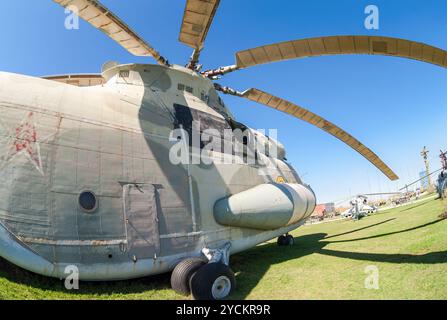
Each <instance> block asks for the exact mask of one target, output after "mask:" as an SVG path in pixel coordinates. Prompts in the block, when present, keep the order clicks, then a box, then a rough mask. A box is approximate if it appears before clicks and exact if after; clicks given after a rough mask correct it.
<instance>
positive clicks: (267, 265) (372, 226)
mask: <svg viewBox="0 0 447 320" xmlns="http://www.w3.org/2000/svg"><path fill="white" fill-rule="evenodd" d="M443 210H444V206H443V204H442V202H441V201H440V200H427V201H425V202H422V203H418V204H414V205H410V206H407V207H401V208H397V209H393V210H389V211H387V212H383V213H378V214H375V215H372V216H370V217H366V218H364V219H362V220H361V221H359V222H353V221H338V222H333V223H326V224H319V225H312V226H304V227H302V228H300V229H298V230H297V231H295V232H294V233H293V235H294V236H295V237H296V244H295V246H293V247H285V248H284V247H281V248H280V247H277V246H276V244H275V243H273V242H272V243H268V244H265V245H261V246H258V247H256V248H253V249H251V250H249V251H247V252H244V253H241V254H238V255H235V256H233V257H232V258H231V267H232V268H233V270H234V271H235V273H236V276H237V289H236V292H235V293H234V294H233V296H232V298H234V299H447V286H446V284H447V220H443V219H441V218H439V216H440V214H441V213H442V212H443ZM371 265H373V266H376V267H377V268H378V270H379V285H380V288H379V290H367V289H365V286H364V282H365V278H366V276H367V275H366V274H365V268H366V267H367V266H371ZM0 299H183V297H182V296H179V295H177V294H175V293H174V292H173V291H172V290H171V289H170V287H169V275H161V276H157V277H148V278H144V279H138V280H132V281H124V282H113V283H81V284H80V290H78V291H74V292H71V291H67V290H65V288H64V286H63V283H62V282H61V281H58V280H54V279H48V278H44V277H40V276H37V275H34V274H31V273H29V272H26V271H23V270H21V269H18V268H16V267H13V266H12V265H10V264H9V263H7V262H5V261H4V260H0Z"/></svg>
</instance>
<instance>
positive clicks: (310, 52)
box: [0, 0, 447, 299]
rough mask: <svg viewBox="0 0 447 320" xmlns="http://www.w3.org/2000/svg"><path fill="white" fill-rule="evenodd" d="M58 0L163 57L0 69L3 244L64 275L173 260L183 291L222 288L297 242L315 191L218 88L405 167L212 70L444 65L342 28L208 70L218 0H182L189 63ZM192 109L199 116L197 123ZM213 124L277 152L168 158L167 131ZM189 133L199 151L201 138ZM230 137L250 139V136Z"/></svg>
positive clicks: (126, 275) (428, 52)
mask: <svg viewBox="0 0 447 320" xmlns="http://www.w3.org/2000/svg"><path fill="white" fill-rule="evenodd" d="M54 2H56V3H57V4H59V5H61V6H63V7H65V8H68V9H71V10H73V11H76V12H77V13H78V15H79V16H80V17H81V18H82V19H84V20H85V21H87V22H88V23H90V24H91V25H93V26H94V27H96V28H98V29H99V30H101V31H103V32H104V33H105V34H107V35H108V36H109V37H110V38H111V39H113V40H115V41H116V42H118V43H119V44H120V45H121V46H122V47H124V48H125V49H126V50H128V51H129V52H131V53H132V54H134V55H136V56H147V57H152V58H154V59H155V60H156V62H157V64H156V65H152V64H126V65H119V64H115V63H108V64H106V65H104V67H103V72H102V74H99V75H98V74H84V75H62V76H51V77H45V78H37V77H30V76H25V75H18V74H11V73H1V74H0V108H1V114H2V116H1V121H0V129H1V130H0V132H1V133H0V146H1V149H2V153H1V160H0V161H1V162H0V169H1V170H0V175H1V179H0V181H1V183H0V188H1V196H0V256H1V257H3V258H5V259H7V260H9V261H10V262H12V263H14V264H15V265H17V266H20V267H22V268H24V269H27V270H30V271H32V272H35V273H38V274H41V275H44V276H49V277H56V278H61V279H62V278H65V277H66V273H65V271H66V268H67V267H70V266H76V267H77V268H78V270H79V276H80V279H81V280H101V281H103V280H111V281H112V280H122V279H130V278H138V277H144V276H149V275H155V274H160V273H165V272H170V271H173V273H172V279H171V283H172V287H173V288H174V289H175V290H176V291H177V292H180V293H184V294H189V293H191V294H192V296H193V298H195V299H222V298H225V297H227V296H229V295H230V294H231V292H232V291H233V289H234V285H235V277H234V274H233V272H232V271H231V269H230V266H229V265H230V263H229V257H230V255H232V254H235V253H238V252H241V251H244V250H247V249H250V248H252V247H253V246H256V245H258V244H260V243H263V242H265V241H269V240H271V239H275V238H277V237H279V238H278V243H279V244H280V245H290V244H292V243H293V238H292V237H291V236H290V235H288V233H289V232H291V231H292V230H294V229H296V228H298V227H299V226H301V225H302V224H303V223H304V222H305V220H306V219H307V218H308V217H309V216H310V215H311V214H312V212H313V210H314V208H315V204H316V197H315V194H314V192H313V191H312V189H311V187H310V186H308V185H307V184H305V183H304V182H303V181H302V180H301V179H300V177H299V176H298V174H297V173H296V171H295V170H294V169H293V168H292V167H291V165H290V164H289V163H288V162H287V161H286V153H285V150H284V147H283V146H282V145H281V144H280V143H279V142H278V141H275V140H274V139H272V138H270V137H268V136H266V135H264V134H263V133H262V132H257V131H255V130H250V129H248V128H247V127H246V126H244V125H243V124H241V123H239V122H237V120H236V119H235V118H234V116H233V115H232V114H231V112H230V110H229V109H228V108H227V106H226V105H225V103H224V102H223V100H222V98H221V97H220V96H219V92H221V93H225V94H232V95H235V96H238V97H242V98H246V99H249V100H251V101H254V102H258V103H259V104H264V105H266V106H268V107H271V108H273V109H276V110H278V111H282V112H284V113H286V114H289V115H291V116H294V117H296V118H298V119H301V120H304V121H306V122H308V123H310V124H312V125H314V126H317V127H318V128H320V129H322V130H324V131H326V132H327V133H329V134H331V135H333V136H335V137H336V138H338V139H340V140H341V141H342V142H344V143H346V144H347V145H348V146H350V147H351V148H353V149H354V150H356V151H357V152H359V153H360V154H361V155H362V156H364V157H365V158H366V159H367V160H369V161H370V162H371V163H372V164H373V165H375V166H376V167H377V168H378V169H379V170H381V171H382V172H383V173H384V174H385V175H386V176H387V177H388V178H390V179H391V180H396V179H398V177H397V175H396V174H395V173H394V172H393V171H392V170H391V169H390V168H389V167H388V166H387V165H386V164H385V163H384V162H383V161H382V160H381V159H380V158H379V157H378V156H377V155H376V154H375V153H373V152H372V151H371V150H370V149H368V148H367V147H366V146H364V145H363V144H362V143H361V142H359V141H358V140H357V139H355V138H354V137H353V136H351V135H350V134H348V133H347V132H345V131H344V130H342V129H340V128H339V127H337V126H336V125H335V124H333V123H331V122H329V121H327V120H325V119H323V118H321V117H319V116H318V115H316V114H314V113H312V112H310V111H308V110H306V109H304V108H302V107H300V106H298V105H296V104H294V103H292V102H289V101H286V100H284V99H281V98H279V97H276V96H274V95H272V94H269V93H267V92H264V91H262V90H259V89H254V88H253V89H249V90H246V91H244V92H239V91H237V90H234V89H231V88H228V87H223V86H220V85H219V84H217V83H214V82H213V81H214V80H217V79H218V78H219V77H221V76H223V75H225V74H226V73H229V72H235V71H237V70H241V69H245V68H249V67H254V66H257V65H260V64H264V63H270V62H276V61H282V60H287V59H295V58H304V57H313V56H322V55H332V54H336V55H338V54H370V55H389V56H398V57H404V58H409V59H416V60H420V61H423V62H427V63H432V64H436V65H439V66H442V67H446V66H447V53H446V52H445V51H443V50H440V49H437V48H434V47H431V46H428V45H425V44H421V43H416V42H412V41H408V40H401V39H396V38H387V37H372V36H334V37H320V38H313V39H304V40H296V41H289V42H284V43H277V44H272V45H268V46H263V47H259V48H254V49H249V50H245V51H241V52H238V53H237V54H236V61H237V62H236V64H235V65H232V66H227V67H220V68H217V69H210V70H206V71H201V66H200V64H199V58H200V53H201V51H202V49H203V47H204V42H205V39H206V36H207V33H208V30H209V29H210V26H211V24H212V21H213V17H214V15H215V13H216V10H217V8H218V5H219V0H188V1H186V8H185V12H184V18H183V23H182V27H181V31H180V41H181V42H182V43H184V44H186V45H188V46H190V47H192V48H193V49H194V52H193V54H192V56H191V59H190V61H189V63H188V65H187V66H186V67H183V66H178V65H175V64H171V63H169V62H168V60H167V59H166V58H164V57H163V56H162V55H161V54H160V53H158V51H156V50H155V49H154V48H153V47H151V46H150V45H149V44H148V43H147V42H146V41H144V40H143V39H142V38H141V37H140V36H138V35H137V34H136V33H135V32H134V31H133V30H132V29H131V28H130V27H129V26H127V25H126V24H125V23H124V22H123V21H121V20H120V19H119V18H118V17H117V16H116V15H114V14H113V13H112V12H111V11H110V10H108V9H107V8H106V7H104V5H102V4H101V3H100V2H98V1H94V0H54ZM198 121H200V126H199V128H197V126H194V125H193V123H197V122H198ZM202 126H203V127H202ZM208 128H212V129H217V130H218V131H219V132H220V131H221V130H225V129H229V130H236V129H240V130H248V131H249V133H250V135H251V136H254V135H255V136H257V137H258V139H259V140H261V141H263V144H264V145H267V146H268V147H269V148H270V147H271V148H272V149H276V150H277V151H278V152H276V154H273V153H269V152H267V151H265V152H256V154H255V155H256V158H258V159H264V160H268V161H270V162H271V163H274V169H271V170H264V169H265V168H264V167H263V165H262V164H259V163H256V164H250V163H237V162H236V163H232V164H221V163H218V162H215V163H213V162H212V163H211V164H203V163H201V162H199V164H191V163H187V164H183V163H181V164H173V163H172V162H171V159H170V156H169V155H170V151H171V149H172V147H173V145H176V143H177V142H178V141H177V140H182V139H181V138H180V139H179V138H178V137H177V138H176V139H171V138H172V132H173V130H176V129H180V131H181V132H187V133H191V134H193V133H194V132H197V131H199V132H201V131H204V130H206V129H208ZM173 140H174V141H173ZM183 140H185V139H183ZM184 143H185V144H186V147H187V150H188V151H191V152H190V153H191V154H190V156H191V157H193V156H194V153H195V152H196V151H197V150H195V149H194V148H193V147H192V146H190V145H188V144H187V142H186V140H185V142H184ZM232 144H233V145H234V146H237V145H239V146H240V145H242V148H245V149H247V148H248V146H245V144H246V141H245V139H242V140H237V141H236V140H235V141H232ZM202 148H203V149H205V148H206V146H202V145H200V147H199V149H202ZM269 150H270V149H269ZM208 156H209V158H213V157H214V156H219V154H217V152H214V151H213V152H211V151H210V152H209V153H208ZM231 157H236V156H233V155H230V158H231ZM261 172H262V174H261ZM265 172H267V173H265Z"/></svg>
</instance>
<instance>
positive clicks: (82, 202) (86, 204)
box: [79, 191, 98, 213]
mask: <svg viewBox="0 0 447 320" xmlns="http://www.w3.org/2000/svg"><path fill="white" fill-rule="evenodd" d="M79 206H80V207H81V209H82V210H83V211H85V212H88V213H91V212H94V211H95V210H96V209H97V208H98V200H97V199H96V195H95V194H94V193H93V192H91V191H83V192H81V194H80V195H79Z"/></svg>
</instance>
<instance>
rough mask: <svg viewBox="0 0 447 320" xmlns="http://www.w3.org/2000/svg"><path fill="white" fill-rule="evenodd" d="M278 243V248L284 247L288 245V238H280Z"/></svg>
mask: <svg viewBox="0 0 447 320" xmlns="http://www.w3.org/2000/svg"><path fill="white" fill-rule="evenodd" d="M277 243H278V246H280V247H284V246H285V245H286V236H279V237H278V241H277Z"/></svg>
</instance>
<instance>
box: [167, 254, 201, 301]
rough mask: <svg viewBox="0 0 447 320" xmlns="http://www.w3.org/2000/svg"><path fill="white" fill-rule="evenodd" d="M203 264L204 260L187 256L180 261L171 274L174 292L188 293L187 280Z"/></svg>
mask: <svg viewBox="0 0 447 320" xmlns="http://www.w3.org/2000/svg"><path fill="white" fill-rule="evenodd" d="M204 265H205V261H203V259H200V258H189V259H186V260H183V261H182V262H180V263H179V264H178V265H177V266H176V267H175V269H174V271H173V272H172V275H171V287H172V289H174V291H175V292H177V293H179V294H182V295H185V296H187V295H189V294H190V289H189V280H190V279H191V277H192V275H193V274H194V273H195V272H196V271H197V270H199V269H200V268H201V267H203V266H204Z"/></svg>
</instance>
